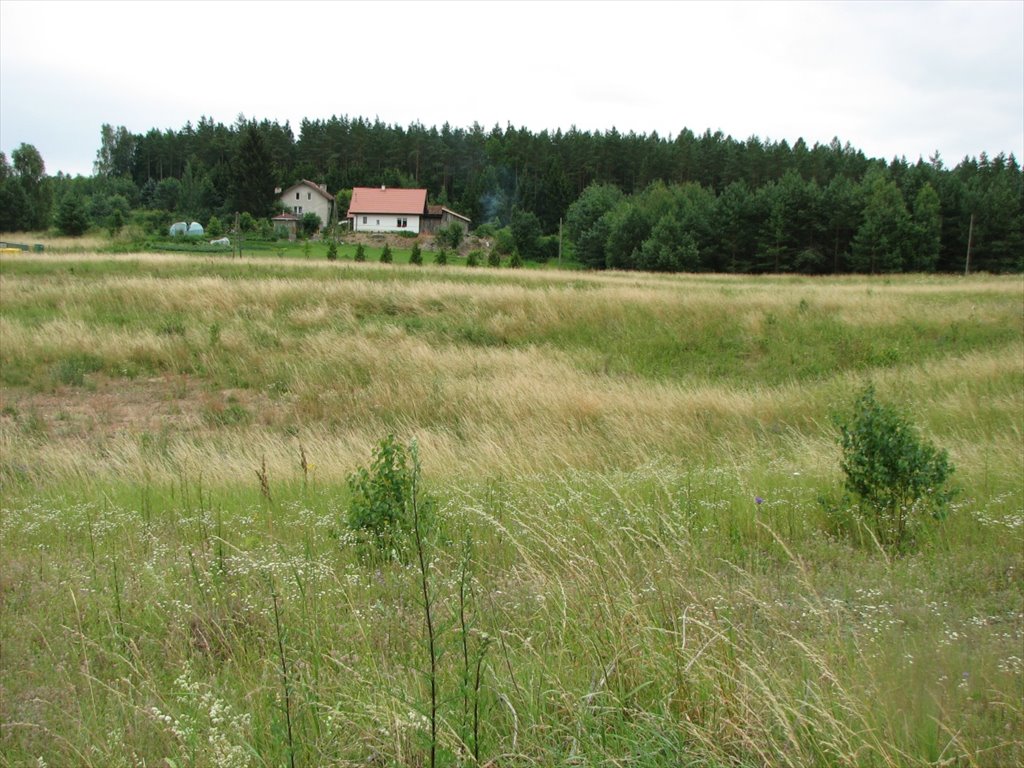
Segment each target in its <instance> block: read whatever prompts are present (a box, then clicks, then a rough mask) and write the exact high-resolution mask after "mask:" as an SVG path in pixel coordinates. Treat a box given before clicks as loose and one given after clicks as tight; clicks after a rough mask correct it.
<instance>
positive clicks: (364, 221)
mask: <svg viewBox="0 0 1024 768" xmlns="http://www.w3.org/2000/svg"><path fill="white" fill-rule="evenodd" d="M365 223H366V217H365V216H363V224H365Z"/></svg>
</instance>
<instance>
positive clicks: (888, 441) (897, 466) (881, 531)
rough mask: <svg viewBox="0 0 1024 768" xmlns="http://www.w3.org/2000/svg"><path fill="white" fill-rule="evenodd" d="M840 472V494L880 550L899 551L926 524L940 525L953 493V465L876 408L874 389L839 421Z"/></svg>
mask: <svg viewBox="0 0 1024 768" xmlns="http://www.w3.org/2000/svg"><path fill="white" fill-rule="evenodd" d="M838 427H839V431H840V436H839V444H840V447H841V448H842V452H843V456H842V460H841V463H840V466H841V468H842V470H843V473H844V474H845V476H846V480H845V489H846V491H847V492H848V493H851V494H853V495H854V496H855V497H856V500H857V503H856V504H855V505H853V506H852V507H851V505H849V504H846V505H842V506H843V507H845V508H846V509H849V510H852V512H853V516H854V518H855V520H856V521H857V522H864V520H863V518H864V517H868V522H869V523H870V527H871V528H872V529H873V533H874V535H875V536H876V537H877V539H878V542H879V544H880V545H881V546H883V547H885V548H886V549H890V550H896V551H900V550H903V549H905V548H907V546H908V545H909V544H910V543H911V542H912V541H913V540H914V532H915V529H916V528H918V527H919V526H921V525H922V524H923V523H924V522H925V521H926V520H928V519H929V518H932V519H942V518H943V517H945V515H946V512H947V510H948V506H949V501H950V500H951V498H952V496H953V491H952V489H951V488H950V487H949V484H948V483H949V479H950V476H951V475H952V474H953V465H952V464H951V463H950V462H949V457H948V455H947V453H946V451H944V450H940V449H939V448H937V447H935V446H934V445H932V444H931V443H930V442H929V441H927V440H926V439H924V438H922V437H921V436H920V435H919V434H918V432H917V430H916V429H915V428H914V427H913V425H912V424H911V423H910V422H909V421H908V420H907V418H906V417H905V416H904V415H903V414H901V413H900V412H899V411H898V410H897V409H896V408H895V407H893V406H891V405H888V404H886V403H881V402H879V401H878V399H877V398H876V397H875V390H874V387H872V386H869V387H867V388H866V389H865V390H864V392H863V393H861V395H860V396H859V397H858V398H857V401H856V403H855V405H854V412H853V416H852V418H850V419H849V420H846V421H844V420H839V421H838Z"/></svg>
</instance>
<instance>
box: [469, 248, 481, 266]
mask: <svg viewBox="0 0 1024 768" xmlns="http://www.w3.org/2000/svg"><path fill="white" fill-rule="evenodd" d="M483 260H484V252H483V251H470V252H469V253H468V254H467V255H466V266H467V267H478V266H480V264H482V263H483Z"/></svg>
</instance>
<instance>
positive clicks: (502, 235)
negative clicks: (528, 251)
mask: <svg viewBox="0 0 1024 768" xmlns="http://www.w3.org/2000/svg"><path fill="white" fill-rule="evenodd" d="M515 248H516V241H515V238H514V237H512V230H511V229H509V228H508V227H502V228H501V229H499V230H498V231H497V232H495V233H494V250H495V251H497V252H498V255H499V256H502V255H504V254H507V253H512V251H514V250H515Z"/></svg>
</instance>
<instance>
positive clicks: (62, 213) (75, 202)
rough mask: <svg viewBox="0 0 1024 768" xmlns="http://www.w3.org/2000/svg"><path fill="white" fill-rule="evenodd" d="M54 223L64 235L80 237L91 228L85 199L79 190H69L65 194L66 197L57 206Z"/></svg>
mask: <svg viewBox="0 0 1024 768" xmlns="http://www.w3.org/2000/svg"><path fill="white" fill-rule="evenodd" d="M54 223H55V224H56V225H57V230H58V231H59V232H60V233H61V234H62V235H70V236H71V237H78V236H79V235H83V234H85V231H86V230H87V229H89V212H88V210H86V206H85V200H83V199H82V197H81V195H79V194H78V193H77V192H69V193H68V194H66V195H64V199H63V200H61V202H60V205H59V206H58V207H57V215H56V216H55V218H54Z"/></svg>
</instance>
